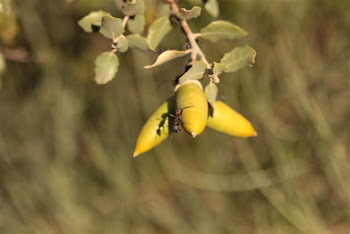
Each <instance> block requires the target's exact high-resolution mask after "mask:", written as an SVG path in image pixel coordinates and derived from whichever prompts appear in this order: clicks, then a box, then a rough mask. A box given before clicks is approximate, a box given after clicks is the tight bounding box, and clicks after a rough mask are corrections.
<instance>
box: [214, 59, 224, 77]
mask: <svg viewBox="0 0 350 234" xmlns="http://www.w3.org/2000/svg"><path fill="white" fill-rule="evenodd" d="M224 70H225V65H224V64H222V63H216V62H214V69H213V73H214V75H216V76H218V75H220V74H221V73H222V72H224Z"/></svg>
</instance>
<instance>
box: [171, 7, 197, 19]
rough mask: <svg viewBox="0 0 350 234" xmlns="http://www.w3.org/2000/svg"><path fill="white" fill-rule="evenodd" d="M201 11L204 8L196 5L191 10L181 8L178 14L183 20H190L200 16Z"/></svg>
mask: <svg viewBox="0 0 350 234" xmlns="http://www.w3.org/2000/svg"><path fill="white" fill-rule="evenodd" d="M201 11H202V8H200V7H199V6H194V7H192V9H191V10H187V9H185V8H180V9H179V11H178V12H177V13H176V16H177V17H178V18H179V19H181V20H189V19H193V18H197V17H198V16H200V15H201Z"/></svg>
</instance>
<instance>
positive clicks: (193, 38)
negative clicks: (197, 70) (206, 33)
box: [167, 0, 219, 83]
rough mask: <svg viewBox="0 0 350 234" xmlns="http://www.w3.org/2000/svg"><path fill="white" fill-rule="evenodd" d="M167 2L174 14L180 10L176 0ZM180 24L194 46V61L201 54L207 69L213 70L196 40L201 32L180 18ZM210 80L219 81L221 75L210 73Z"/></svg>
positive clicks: (192, 56)
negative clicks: (195, 31)
mask: <svg viewBox="0 0 350 234" xmlns="http://www.w3.org/2000/svg"><path fill="white" fill-rule="evenodd" d="M167 3H168V4H169V5H170V8H171V10H172V12H173V14H174V15H176V13H177V12H178V11H179V7H178V5H177V3H176V2H175V1H174V0H167ZM180 24H181V27H182V29H183V30H184V32H185V33H186V36H187V38H188V41H189V42H190V44H191V47H192V53H191V60H192V62H194V61H195V60H196V58H197V56H199V57H200V59H201V60H202V61H203V62H204V63H205V65H206V66H207V69H208V70H211V71H212V69H213V68H212V66H211V64H210V63H209V62H208V60H207V58H206V57H205V55H204V53H203V51H202V50H201V48H200V47H199V45H198V43H197V42H196V38H197V37H198V36H199V35H200V34H199V33H195V34H194V33H193V32H192V30H191V28H190V27H189V26H188V23H187V21H186V20H180ZM210 82H214V83H219V77H217V76H216V75H210Z"/></svg>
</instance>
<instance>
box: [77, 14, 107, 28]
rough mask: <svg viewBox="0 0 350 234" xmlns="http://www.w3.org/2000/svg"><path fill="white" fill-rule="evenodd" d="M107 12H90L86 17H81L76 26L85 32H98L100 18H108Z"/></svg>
mask: <svg viewBox="0 0 350 234" xmlns="http://www.w3.org/2000/svg"><path fill="white" fill-rule="evenodd" d="M110 15H111V14H109V13H108V12H105V11H92V12H90V13H89V14H88V15H87V16H85V17H83V18H82V19H81V20H79V21H78V25H79V26H80V27H81V28H82V29H83V30H84V31H85V32H89V33H91V32H98V31H99V30H100V27H101V23H102V17H104V16H110Z"/></svg>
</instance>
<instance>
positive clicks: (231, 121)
mask: <svg viewBox="0 0 350 234" xmlns="http://www.w3.org/2000/svg"><path fill="white" fill-rule="evenodd" d="M175 91H176V94H175V100H174V98H173V97H172V98H169V99H168V100H167V101H166V102H164V103H163V104H162V105H161V106H160V107H158V109H157V110H156V111H155V112H154V113H153V114H152V115H151V116H150V117H149V119H148V120H147V121H146V123H145V124H144V126H143V128H142V130H141V132H140V134H139V136H138V138H137V141H136V146H135V151H134V155H133V156H134V157H136V156H138V155H140V154H142V153H145V152H147V151H149V150H150V149H152V148H153V147H155V146H156V145H158V144H160V143H161V142H162V141H164V140H165V139H166V138H167V137H168V136H169V133H170V132H171V125H172V122H171V120H172V121H173V120H174V119H173V118H172V117H171V114H172V115H174V113H175V110H176V109H181V108H185V107H189V108H186V109H184V110H183V113H182V116H181V124H182V127H183V129H184V130H185V131H186V132H187V133H189V134H190V135H192V136H193V137H196V136H198V135H199V134H201V133H202V132H203V130H204V129H205V127H206V126H208V127H209V128H211V129H213V130H215V131H217V132H220V133H223V134H227V135H230V136H235V137H252V136H256V135H257V133H256V131H255V130H254V128H253V126H252V124H251V123H250V122H249V121H248V120H247V119H246V118H245V117H243V116H242V115H241V114H239V113H238V112H236V111H235V110H233V109H232V108H231V107H229V106H228V105H226V104H225V103H223V102H222V101H216V102H215V109H214V111H213V113H209V112H208V111H209V110H208V102H207V99H206V97H205V95H204V92H203V88H202V85H201V84H200V82H199V81H196V80H190V81H186V82H184V83H183V84H181V85H179V86H178V87H176V88H175Z"/></svg>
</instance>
